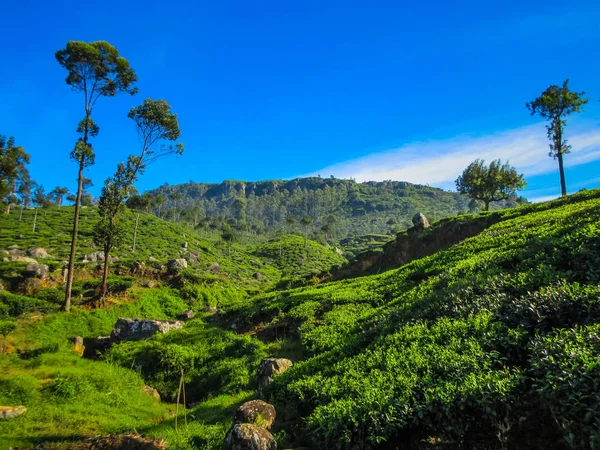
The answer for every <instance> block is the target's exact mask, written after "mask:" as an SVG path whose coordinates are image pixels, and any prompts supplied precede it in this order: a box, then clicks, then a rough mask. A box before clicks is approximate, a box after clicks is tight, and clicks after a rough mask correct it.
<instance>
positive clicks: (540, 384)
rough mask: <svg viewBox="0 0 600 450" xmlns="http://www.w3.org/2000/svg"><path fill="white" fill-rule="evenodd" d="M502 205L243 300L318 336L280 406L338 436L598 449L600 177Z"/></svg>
mask: <svg viewBox="0 0 600 450" xmlns="http://www.w3.org/2000/svg"><path fill="white" fill-rule="evenodd" d="M494 214H497V216H496V217H495V219H494V222H490V224H491V223H494V224H493V225H491V226H488V228H487V229H485V230H484V231H483V232H481V233H480V234H478V235H477V236H475V237H472V238H469V239H466V240H464V241H463V242H461V243H459V244H457V245H455V246H453V247H451V248H450V249H448V250H445V251H441V252H438V253H436V254H434V255H432V256H429V257H426V258H422V259H419V260H414V261H412V262H410V263H409V264H406V265H404V266H402V267H400V268H398V269H395V270H390V271H388V272H385V273H382V274H379V275H374V276H368V277H362V278H356V279H350V280H342V281H338V282H333V283H327V284H323V285H318V286H313V287H305V288H300V289H294V290H289V291H283V292H273V293H268V294H263V295H260V296H257V297H255V298H253V299H252V303H250V304H248V305H242V306H241V307H240V308H238V309H237V310H233V311H231V312H230V314H231V315H242V316H245V317H251V318H252V320H254V321H255V322H258V321H265V320H269V319H272V320H273V321H278V322H280V323H281V322H286V321H287V323H290V324H293V326H296V327H297V329H298V332H299V334H300V336H301V339H302V342H303V343H304V345H305V347H306V348H307V350H308V351H309V355H308V356H309V357H308V358H307V359H306V360H305V361H302V362H300V363H298V364H295V365H294V367H293V368H291V369H290V370H288V371H287V372H286V373H285V374H283V375H282V376H281V377H278V378H277V379H276V382H275V384H274V385H273V388H272V390H271V395H272V398H273V399H274V401H275V402H276V407H277V412H278V415H280V417H282V420H287V419H289V420H292V421H297V422H296V424H297V426H298V427H299V428H298V430H299V431H298V433H299V435H302V436H311V440H312V443H313V444H316V443H318V445H321V446H323V447H327V448H357V449H358V448H361V449H363V448H377V446H378V445H381V444H382V443H383V442H386V443H387V444H386V445H389V446H391V447H394V446H397V445H399V444H400V443H402V442H407V441H409V442H412V441H414V442H418V441H420V440H422V439H427V438H428V437H430V436H433V437H435V438H436V439H441V440H442V441H445V442H448V443H450V444H451V445H453V446H459V445H462V446H464V447H467V448H474V447H478V448H482V447H483V448H494V447H503V448H511V447H512V446H518V445H519V443H521V442H528V445H530V446H531V447H535V448H543V447H552V448H569V447H570V448H595V447H594V446H597V443H596V441H597V439H598V434H597V429H598V428H597V427H598V422H597V421H598V417H599V414H598V411H597V404H598V399H597V398H596V397H597V396H596V395H595V392H597V391H598V386H597V385H598V383H599V381H598V380H600V377H599V376H598V375H599V374H598V372H597V368H598V364H597V362H596V361H598V360H600V358H599V356H600V355H599V354H598V351H599V347H598V345H597V336H596V334H597V326H598V323H600V303H599V298H600V271H598V269H597V267H598V264H599V262H600V251H599V250H600V227H599V226H598V223H600V220H599V219H600V191H598V190H596V191H587V192H583V193H580V194H577V195H574V196H570V197H566V198H563V199H560V200H557V201H554V202H550V203H545V204H536V205H526V206H523V207H521V208H518V209H514V210H506V211H502V212H499V213H494ZM447 220H448V222H452V221H455V222H456V223H457V225H458V224H459V223H460V224H461V226H465V225H466V224H467V223H468V222H469V221H473V220H479V218H477V217H475V218H473V217H467V218H463V217H461V218H456V219H447ZM569 355H571V357H569ZM532 386H533V387H534V388H535V389H533V388H532ZM555 421H556V422H557V423H559V425H560V428H558V429H557V428H556V427H555V426H554V423H555ZM532 430H535V431H532Z"/></svg>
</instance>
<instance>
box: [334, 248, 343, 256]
mask: <svg viewBox="0 0 600 450" xmlns="http://www.w3.org/2000/svg"><path fill="white" fill-rule="evenodd" d="M335 252H336V253H337V254H338V255H340V256H342V255H343V254H344V251H343V250H342V249H341V248H338V247H336V248H335Z"/></svg>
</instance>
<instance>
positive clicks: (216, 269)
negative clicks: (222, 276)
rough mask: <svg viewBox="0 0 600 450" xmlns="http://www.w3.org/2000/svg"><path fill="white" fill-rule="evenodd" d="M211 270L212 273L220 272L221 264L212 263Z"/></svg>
mask: <svg viewBox="0 0 600 450" xmlns="http://www.w3.org/2000/svg"><path fill="white" fill-rule="evenodd" d="M210 271H211V272H212V273H218V272H220V271H221V266H220V265H219V263H212V264H211V265H210Z"/></svg>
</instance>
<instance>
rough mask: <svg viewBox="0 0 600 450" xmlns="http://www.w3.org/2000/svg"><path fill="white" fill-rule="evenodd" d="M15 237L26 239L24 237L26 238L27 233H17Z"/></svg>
mask: <svg viewBox="0 0 600 450" xmlns="http://www.w3.org/2000/svg"><path fill="white" fill-rule="evenodd" d="M15 237H16V238H17V239H24V238H25V235H23V234H17V235H16V236H15Z"/></svg>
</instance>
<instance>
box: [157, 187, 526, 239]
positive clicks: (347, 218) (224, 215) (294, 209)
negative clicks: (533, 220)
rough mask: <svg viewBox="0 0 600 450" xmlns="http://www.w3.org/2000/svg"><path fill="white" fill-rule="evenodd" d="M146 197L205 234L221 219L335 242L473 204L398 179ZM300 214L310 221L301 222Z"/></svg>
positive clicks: (176, 191) (173, 191)
mask: <svg viewBox="0 0 600 450" xmlns="http://www.w3.org/2000/svg"><path fill="white" fill-rule="evenodd" d="M150 194H153V195H154V196H156V197H158V198H160V201H159V206H156V207H155V208H154V211H155V213H156V214H158V215H160V216H163V217H165V218H171V219H172V218H175V219H176V220H181V221H187V222H192V223H193V224H195V225H196V226H198V227H206V228H207V229H208V228H209V227H211V226H213V227H215V224H217V223H218V222H219V221H229V222H231V223H233V224H234V225H235V226H237V227H238V228H240V229H245V230H251V231H253V232H255V233H258V234H262V233H265V232H269V231H273V230H277V229H285V230H287V231H291V230H292V229H295V228H297V229H299V230H300V229H303V228H308V230H309V233H310V235H311V236H312V237H313V238H314V237H316V236H315V235H322V236H325V235H327V236H326V238H330V237H331V236H334V237H335V238H337V239H343V238H345V237H347V236H353V235H362V234H368V233H382V234H386V233H393V232H395V231H397V230H401V229H405V228H406V227H408V226H410V225H411V218H412V216H413V215H414V214H415V212H417V211H419V212H422V213H424V214H425V215H426V216H427V217H429V218H431V219H441V218H443V217H448V216H453V215H456V214H458V213H463V212H467V211H473V210H474V209H477V206H478V205H477V204H475V203H474V202H472V201H471V200H470V199H469V198H467V197H465V196H461V195H460V194H458V193H456V192H447V191H444V190H442V189H438V188H433V187H429V186H423V185H419V184H412V183H407V182H403V181H382V182H377V181H369V182H364V183H358V182H356V181H354V180H341V179H336V178H319V177H309V178H296V179H294V180H271V181H259V182H246V181H231V180H228V181H224V182H222V183H220V184H208V183H194V182H189V183H185V184H180V185H173V186H170V185H168V184H164V185H163V186H161V187H159V188H158V189H155V190H152V191H150ZM524 201H525V200H524V199H522V198H516V197H514V198H511V199H510V200H508V201H505V202H498V203H497V204H496V205H494V206H495V208H506V207H511V206H516V205H518V204H520V203H523V202H524ZM304 217H309V218H310V219H311V220H312V222H311V223H310V224H308V225H302V224H301V220H302V218H304Z"/></svg>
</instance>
